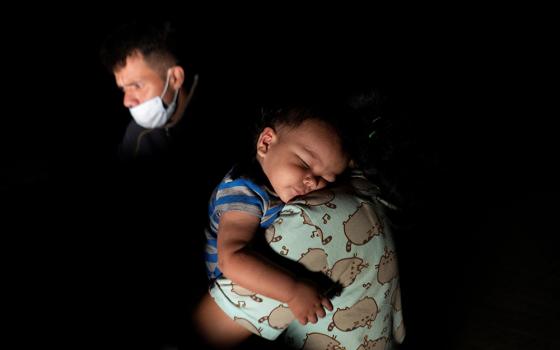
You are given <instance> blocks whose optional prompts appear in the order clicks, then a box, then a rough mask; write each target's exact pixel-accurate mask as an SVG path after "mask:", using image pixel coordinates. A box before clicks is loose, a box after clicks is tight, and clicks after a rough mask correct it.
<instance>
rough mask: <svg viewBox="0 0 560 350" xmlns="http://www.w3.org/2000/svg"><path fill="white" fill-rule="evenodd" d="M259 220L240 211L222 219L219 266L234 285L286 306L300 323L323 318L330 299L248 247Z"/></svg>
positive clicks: (329, 306)
mask: <svg viewBox="0 0 560 350" xmlns="http://www.w3.org/2000/svg"><path fill="white" fill-rule="evenodd" d="M259 222H260V220H259V218H258V217H256V216H254V215H250V214H247V213H244V212H241V211H228V212H225V213H224V214H223V215H222V216H221V217H220V225H219V229H218V267H219V268H220V270H221V271H222V272H223V274H224V275H225V276H227V277H228V278H229V279H231V280H232V281H233V282H234V283H237V284H239V285H241V286H242V287H244V288H247V289H249V290H251V291H253V292H255V293H258V294H262V295H264V296H267V297H270V298H273V299H276V300H279V301H281V302H284V303H287V304H288V306H289V307H290V309H291V310H292V313H293V314H294V316H295V317H296V318H297V319H298V320H299V322H300V323H301V324H306V323H307V322H312V323H315V322H317V316H319V317H324V316H325V310H324V309H323V307H326V308H327V309H329V310H332V304H331V302H330V300H329V299H328V298H327V297H325V296H323V295H321V294H320V293H319V291H318V290H317V288H316V287H315V286H314V285H313V284H311V283H310V282H306V281H302V280H298V279H297V278H295V276H294V275H293V274H292V273H290V272H289V271H288V270H285V269H282V268H281V267H280V266H278V265H276V264H273V263H272V262H270V261H268V260H266V259H265V258H264V257H262V256H260V255H258V254H257V252H255V251H254V250H251V249H249V248H248V244H249V243H250V242H251V240H252V239H253V236H254V235H255V232H256V231H257V230H258V228H259Z"/></svg>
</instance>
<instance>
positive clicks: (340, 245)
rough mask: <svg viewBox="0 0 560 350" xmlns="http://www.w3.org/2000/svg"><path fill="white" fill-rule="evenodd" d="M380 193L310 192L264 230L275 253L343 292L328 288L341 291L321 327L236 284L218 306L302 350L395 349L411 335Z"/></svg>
mask: <svg viewBox="0 0 560 350" xmlns="http://www.w3.org/2000/svg"><path fill="white" fill-rule="evenodd" d="M362 185H363V184H362ZM374 192H375V189H374V190H371V189H370V192H369V194H368V196H364V195H361V196H355V195H352V194H348V191H347V190H341V187H332V188H329V190H323V191H315V192H312V193H311V194H309V195H307V196H305V197H302V198H298V199H296V200H295V201H294V202H291V203H288V204H286V206H285V207H284V209H283V210H282V213H281V214H280V217H279V218H278V219H277V220H276V222H275V224H274V225H272V226H271V227H269V228H268V229H267V231H266V232H265V237H266V240H267V242H268V244H269V245H270V247H271V248H272V249H273V250H274V251H275V252H276V253H278V254H280V255H282V256H284V257H286V258H288V259H291V260H293V261H297V262H299V263H300V264H301V265H303V266H304V267H305V268H307V269H308V270H309V271H312V272H314V273H322V274H324V275H325V276H327V277H328V278H329V279H330V280H331V281H333V286H335V285H336V286H338V287H339V288H336V289H332V288H333V287H326V288H327V289H328V290H329V291H332V292H333V293H336V295H335V296H333V297H332V298H331V302H332V304H333V310H332V311H328V310H326V316H325V317H324V318H320V319H319V320H318V321H317V323H315V324H312V323H308V324H307V325H305V326H303V325H301V324H300V323H299V322H297V321H294V316H293V314H292V312H291V311H290V309H289V307H288V306H289V305H286V304H283V303H280V302H278V301H274V300H272V299H270V298H267V297H265V296H262V295H257V294H254V293H252V292H250V291H248V290H246V289H243V288H241V287H239V286H234V287H233V288H232V287H231V282H230V284H229V285H228V287H227V288H222V289H221V290H222V291H223V292H221V291H219V290H218V291H216V289H212V290H211V294H212V296H213V297H214V298H215V300H216V302H217V303H218V304H219V305H220V307H221V308H222V309H223V310H225V311H226V313H227V314H228V315H230V316H231V317H232V318H234V317H235V320H236V322H238V323H239V324H242V325H243V326H244V327H245V328H247V329H249V330H250V331H251V332H253V333H256V334H260V335H261V336H262V337H264V338H267V339H276V338H277V337H278V336H279V335H280V334H283V335H284V336H285V339H286V340H287V341H288V342H289V343H290V345H291V346H293V347H294V348H296V349H304V350H316V349H320V350H390V349H393V344H394V343H400V342H402V341H403V339H404V336H405V327H404V323H403V317H402V304H401V289H400V283H399V271H398V261H397V254H396V249H395V246H394V243H393V240H392V232H391V229H390V227H389V226H386V225H384V220H385V219H384V214H383V208H382V207H381V206H382V204H380V202H379V201H377V200H376V199H375V198H376V197H375V196H373V197H372V196H371V193H374ZM374 194H376V192H375V193H374ZM368 198H370V199H369V200H368ZM224 285H226V284H225V282H224ZM329 288H330V289H329Z"/></svg>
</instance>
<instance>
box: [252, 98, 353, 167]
mask: <svg viewBox="0 0 560 350" xmlns="http://www.w3.org/2000/svg"><path fill="white" fill-rule="evenodd" d="M350 112H351V110H350V109H349V108H345V106H344V104H342V103H340V104H337V103H325V102H323V103H318V102H308V103H293V104H290V105H286V106H283V107H268V108H265V107H263V108H261V116H260V122H258V123H257V128H256V130H255V135H254V140H253V141H254V142H253V144H256V142H257V139H258V136H259V134H260V132H261V131H262V130H263V129H264V128H266V127H270V128H272V129H275V130H277V129H278V128H279V127H288V128H296V127H298V126H300V125H301V124H302V123H304V122H305V121H307V120H316V121H321V122H323V123H326V124H327V125H329V126H331V127H332V128H333V130H334V131H335V133H336V134H337V135H338V137H339V138H340V141H341V145H342V149H343V151H344V152H346V153H347V154H348V155H350V156H351V155H352V154H353V153H354V149H353V142H351V139H352V138H351V137H350V130H349V128H348V126H347V124H348V123H347V122H343V121H345V120H346V118H347V117H348V116H349V113H350Z"/></svg>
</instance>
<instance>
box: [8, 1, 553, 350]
mask: <svg viewBox="0 0 560 350" xmlns="http://www.w3.org/2000/svg"><path fill="white" fill-rule="evenodd" d="M40 10H41V9H36V11H39V12H40ZM51 10H52V9H51ZM67 10H69V11H70V13H72V15H71V16H65V15H62V14H61V15H52V16H40V17H37V18H34V17H36V16H33V17H25V18H21V20H20V21H18V24H17V25H7V24H3V25H2V33H3V38H2V40H3V54H2V56H3V69H4V72H3V83H4V89H3V91H4V98H3V99H2V100H3V103H4V109H3V117H2V121H3V126H2V130H3V133H2V134H3V135H2V138H1V142H2V144H1V146H2V147H1V152H2V176H1V183H0V190H1V193H2V202H3V206H2V211H3V215H2V216H3V217H5V219H7V220H5V223H4V225H3V226H4V227H3V229H2V241H3V242H2V244H1V247H2V251H3V253H2V260H3V264H2V265H3V268H2V270H3V273H2V275H3V289H4V290H5V291H7V293H6V294H4V295H5V297H4V302H3V303H4V304H5V305H4V309H6V310H7V311H8V312H6V313H5V314H4V316H3V317H5V318H6V322H4V324H9V328H8V333H9V334H12V336H13V339H14V341H16V342H18V343H20V344H22V345H25V344H32V343H33V344H34V343H38V344H43V343H46V342H51V341H52V342H55V344H59V345H70V346H71V347H74V346H75V347H79V348H81V347H87V346H93V347H97V348H105V347H119V348H121V347H124V348H138V347H146V348H154V349H158V348H161V347H162V346H163V345H165V344H179V345H181V346H183V347H185V348H188V345H189V340H188V336H189V335H190V333H189V332H185V331H184V327H187V326H186V325H187V321H186V319H187V316H186V315H187V314H188V310H189V308H190V307H191V306H192V305H193V304H194V303H193V301H192V300H193V298H194V296H196V295H198V294H197V293H199V291H200V290H201V289H203V287H201V286H195V285H193V282H192V281H190V280H189V279H188V277H187V276H188V275H189V273H192V272H193V270H195V271H198V270H197V269H196V267H198V265H196V261H197V260H196V258H195V257H196V255H195V253H193V247H194V246H196V244H198V240H197V239H196V238H193V235H199V232H190V230H189V228H188V226H187V225H185V226H184V227H180V226H179V227H177V224H183V225H184V224H185V223H184V220H183V221H181V220H179V219H178V217H180V216H181V215H186V213H191V212H195V213H198V214H199V213H201V212H202V211H203V210H205V208H204V207H205V203H198V204H197V203H193V202H192V201H191V202H187V200H186V199H185V198H182V196H181V194H184V192H178V193H176V194H175V195H173V194H170V193H173V184H168V183H161V182H156V183H149V181H148V183H146V182H144V180H146V179H145V177H141V178H142V181H139V180H131V182H130V183H129V186H130V188H128V189H124V190H123V189H122V186H126V184H127V183H128V182H127V181H126V177H127V176H130V175H131V174H130V173H126V172H125V173H123V172H120V170H118V169H120V168H118V167H117V166H115V163H114V160H113V158H112V157H113V154H114V150H115V147H116V145H117V143H118V142H119V140H120V137H121V135H122V133H123V131H124V128H125V126H126V124H127V122H128V120H129V118H130V117H129V115H128V112H127V111H126V110H125V109H124V108H123V107H122V105H121V95H120V92H119V91H118V90H117V88H116V87H115V86H114V81H113V77H112V76H111V75H110V74H109V73H107V72H106V71H104V69H103V67H102V66H101V64H100V62H99V59H98V48H99V44H100V43H101V41H102V40H103V38H104V37H105V36H106V35H107V33H109V32H110V31H111V30H112V29H114V27H115V26H117V25H119V24H120V23H121V22H122V20H123V18H124V19H126V17H124V16H125V15H128V16H130V17H134V16H147V14H149V13H150V11H149V10H142V11H136V12H132V13H131V12H129V13H126V12H122V13H120V12H119V13H118V14H117V13H115V11H109V10H103V9H99V8H95V9H91V8H87V7H84V8H82V9H78V8H76V9H65V11H67ZM236 10H237V12H235V13H234V12H231V11H230V9H223V10H212V11H208V10H206V11H202V10H200V9H197V8H188V7H187V8H185V9H182V8H181V9H172V10H170V12H171V13H172V16H171V17H172V18H173V19H175V20H179V21H182V23H183V25H184V26H185V27H186V29H187V32H189V33H190V35H189V37H188V38H187V39H186V44H187V45H189V46H190V47H192V52H193V56H194V57H195V63H196V67H197V70H198V71H199V72H200V76H201V84H205V86H206V90H205V94H206V97H205V100H206V101H207V102H208V101H215V103H212V104H213V106H214V108H213V109H212V113H213V114H212V115H205V116H204V118H208V119H207V121H208V120H215V121H216V125H218V124H219V125H221V126H220V127H219V128H217V129H216V130H212V129H210V128H208V129H206V130H196V132H194V131H193V133H194V135H193V137H195V135H196V137H205V138H206V139H207V140H210V142H207V141H206V142H205V141H203V140H202V139H201V141H200V145H201V147H200V149H197V150H196V152H198V153H199V155H202V156H206V155H207V156H209V157H215V158H216V166H215V168H211V169H207V170H206V171H207V173H208V179H207V182H208V183H207V184H205V185H207V186H210V185H211V184H212V183H214V181H215V179H216V177H220V176H221V175H222V174H223V171H224V169H227V167H228V166H229V162H230V161H231V159H232V157H234V155H235V151H236V140H237V139H241V138H243V137H247V130H248V128H247V125H250V123H251V118H252V117H253V116H254V113H255V107H256V105H257V104H258V103H259V102H261V101H263V100H265V99H267V98H268V97H269V96H275V95H282V94H284V93H286V91H291V90H293V89H301V90H305V89H317V90H320V89H325V88H327V89H328V88H329V87H332V89H341V90H344V89H345V88H348V89H351V87H352V86H362V85H365V86H368V85H372V86H376V87H381V88H382V89H383V90H384V91H386V92H387V93H388V94H389V95H390V96H391V97H392V98H393V99H394V100H395V101H397V103H398V104H399V106H400V107H401V109H402V110H403V111H404V113H405V114H406V115H407V116H408V117H407V118H408V119H407V122H408V124H409V129H408V130H409V131H410V130H412V131H413V132H410V134H409V136H410V137H411V138H412V139H413V140H414V143H415V145H417V151H416V153H415V154H412V155H410V158H408V159H409V160H410V162H409V163H403V165H402V167H403V169H402V172H403V173H406V174H407V176H406V177H405V179H406V181H407V183H408V184H409V185H410V187H411V188H415V193H416V195H418V196H420V197H421V198H422V203H423V205H422V208H421V210H419V211H418V213H417V218H418V224H417V226H415V228H414V229H411V230H408V231H405V232H403V233H402V234H401V235H400V236H398V237H397V244H398V248H399V253H400V265H401V274H402V283H403V302H404V312H405V321H406V322H407V326H408V339H407V344H406V345H407V346H408V347H409V348H440V347H441V348H445V349H467V348H469V349H475V348H480V349H484V348H496V349H502V348H503V349H514V348H516V346H518V347H519V348H521V347H522V346H524V347H525V348H527V347H529V348H531V347H534V348H538V347H540V348H554V346H553V345H556V346H558V340H557V339H553V337H552V334H554V330H553V325H554V324H555V323H556V322H557V319H556V316H557V315H558V311H559V310H558V301H557V300H555V299H556V298H555V296H556V295H558V292H559V290H558V289H559V286H560V283H559V277H558V267H559V266H558V262H557V259H556V252H555V246H554V245H553V244H552V243H553V242H554V235H555V234H556V233H557V229H556V220H555V217H556V215H555V214H556V209H555V208H556V195H557V193H558V189H557V185H556V184H554V181H555V180H556V178H557V176H556V173H555V172H554V170H553V167H554V166H555V164H554V163H555V161H556V159H557V156H556V153H555V152H556V151H555V146H554V143H555V139H556V136H555V134H556V129H555V128H553V127H552V125H553V124H554V118H555V117H556V115H557V112H553V111H555V110H556V109H551V108H550V102H549V101H551V100H553V93H552V91H554V90H555V89H552V88H550V86H553V85H554V84H553V83H554V79H553V78H552V69H551V65H550V63H551V62H552V61H553V60H552V46H553V45H550V44H552V43H551V42H549V41H548V40H547V38H548V36H549V34H550V32H551V28H550V27H551V26H550V22H548V21H547V18H546V16H544V12H543V13H540V12H537V13H534V12H531V11H524V9H515V11H513V12H508V11H505V9H501V10H500V11H486V10H487V9H486V10H485V11H482V10H480V11H479V10H476V11H474V13H471V12H470V11H466V9H461V11H458V10H455V9H447V11H444V13H446V16H443V15H436V14H435V13H434V12H432V11H431V10H430V9H423V10H424V11H425V12H426V13H428V14H427V15H425V14H424V13H422V15H421V16H420V14H419V13H416V11H413V10H412V9H411V11H410V12H407V13H406V14H405V13H404V12H401V11H399V12H391V16H385V15H384V14H385V13H384V12H380V13H376V12H367V11H365V10H360V9H349V10H348V11H340V12H339V11H332V12H333V13H332V14H330V15H326V14H322V13H319V12H318V11H310V13H308V12H306V13H305V14H304V13H303V12H302V11H301V9H297V8H294V9H282V10H280V9H273V10H266V11H265V10H264V9H263V10H262V11H260V12H259V11H257V12H244V11H243V9H240V8H236ZM257 10H258V9H257ZM332 10H336V9H332ZM440 10H441V9H440ZM444 10H445V9H444ZM502 10H503V11H502ZM55 11H56V10H55ZM438 11H439V10H438ZM86 13H87V15H86ZM251 13H255V14H251ZM163 14H168V9H159V11H157V13H156V15H158V16H163ZM370 14H371V15H370ZM430 14H431V15H430ZM36 15H37V13H36ZM183 15H184V16H183ZM6 92H7V93H6ZM208 114H210V113H208ZM214 114H215V115H214ZM218 121H219V123H218ZM211 124H212V123H207V124H204V125H207V126H208V125H211ZM185 168H187V169H189V171H191V170H190V169H192V172H193V173H195V172H196V171H199V170H200V169H197V167H196V164H188V163H186V164H185ZM187 172H188V171H187ZM193 179H200V177H198V176H197V177H193ZM189 180H190V179H189ZM204 188H206V187H204ZM182 190H184V188H183V189H182ZM138 192H141V193H148V195H147V196H146V197H142V196H141V195H138V194H136V195H132V196H131V193H138ZM199 192H201V193H197V198H198V197H201V196H202V195H203V194H205V193H204V191H203V190H202V189H200V191H199ZM146 198H148V199H149V202H150V203H153V202H156V204H155V205H156V207H157V208H156V209H151V210H148V208H149V207H146V206H145V205H144V203H142V204H140V203H139V202H137V201H136V200H142V199H146ZM171 200H173V201H175V200H178V204H176V206H177V207H176V208H175V209H172V210H171V213H173V214H176V216H175V219H169V217H168V214H169V210H168V209H167V208H168V207H167V206H169V205H170V201H171ZM192 206H199V207H200V208H198V209H192ZM148 218H149V219H148ZM156 232H157V233H156ZM186 296H188V297H186ZM10 339H11V338H10ZM537 345H538V346H537Z"/></svg>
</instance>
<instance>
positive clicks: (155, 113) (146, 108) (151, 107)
mask: <svg viewBox="0 0 560 350" xmlns="http://www.w3.org/2000/svg"><path fill="white" fill-rule="evenodd" d="M169 77H170V75H169V72H167V79H166V81H165V88H164V89H163V92H162V93H161V96H156V97H154V98H151V99H149V100H147V101H144V102H142V103H141V104H139V105H138V106H135V107H132V108H130V109H129V110H130V114H132V118H134V120H135V121H136V123H138V125H140V126H142V127H144V128H147V129H153V128H159V127H161V126H163V125H165V123H167V121H168V120H169V118H170V117H171V116H172V115H173V113H174V112H175V108H176V107H177V96H179V89H177V91H175V95H174V96H173V101H172V102H171V103H170V104H169V106H167V109H166V108H165V107H164V105H163V100H162V98H163V96H165V93H166V92H167V87H168V86H169Z"/></svg>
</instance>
